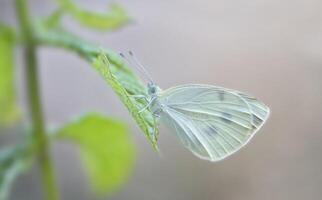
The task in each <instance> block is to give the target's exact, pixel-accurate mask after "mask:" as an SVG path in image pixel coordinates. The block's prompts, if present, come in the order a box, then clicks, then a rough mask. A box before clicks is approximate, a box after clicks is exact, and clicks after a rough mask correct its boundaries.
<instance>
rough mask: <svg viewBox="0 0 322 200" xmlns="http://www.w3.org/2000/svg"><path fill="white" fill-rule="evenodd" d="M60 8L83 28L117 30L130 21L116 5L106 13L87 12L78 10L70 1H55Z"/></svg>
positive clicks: (124, 12)
mask: <svg viewBox="0 0 322 200" xmlns="http://www.w3.org/2000/svg"><path fill="white" fill-rule="evenodd" d="M57 2H58V3H59V4H60V6H61V8H62V9H64V11H66V12H67V13H69V14H71V15H72V16H73V17H74V19H76V20H77V21H79V23H81V24H82V25H84V26H87V27H90V28H94V29H97V30H102V31H107V30H114V29H116V28H119V27H121V26H123V25H125V24H127V23H128V22H129V21H130V18H129V16H128V15H127V13H126V11H125V10H124V9H123V8H122V7H121V6H120V5H118V4H111V5H110V6H109V7H110V9H109V11H108V12H107V13H104V14H103V13H95V12H89V11H86V10H83V9H81V8H79V7H78V6H77V5H75V4H74V3H73V2H72V0H57Z"/></svg>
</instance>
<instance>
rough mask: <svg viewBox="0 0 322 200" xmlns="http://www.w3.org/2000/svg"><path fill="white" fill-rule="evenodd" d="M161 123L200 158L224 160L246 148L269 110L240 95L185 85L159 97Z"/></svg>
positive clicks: (217, 88)
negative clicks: (167, 126)
mask: <svg viewBox="0 0 322 200" xmlns="http://www.w3.org/2000/svg"><path fill="white" fill-rule="evenodd" d="M160 103H161V104H162V105H163V111H164V112H163V113H162V115H161V119H162V120H164V121H165V122H166V124H168V125H169V127H170V128H171V129H173V130H174V131H175V133H176V135H177V136H178V137H179V139H180V141H181V142H182V143H183V144H184V146H186V147H187V148H188V149H189V150H191V151H192V152H193V153H194V154H196V155H197V156H199V157H201V158H204V159H208V160H211V161H217V160H221V159H223V158H225V157H227V156H228V155H231V154H232V153H234V152H235V151H237V150H238V149H240V148H241V147H242V146H244V145H245V144H246V143H247V142H248V141H249V139H250V138H251V137H252V136H253V135H254V134H255V132H256V131H257V130H258V129H259V128H260V127H261V125H262V124H263V123H264V121H265V120H266V119H267V117H268V114H269V109H268V107H267V106H265V105H264V104H263V103H261V102H259V101H257V100H256V99H254V98H252V97H250V96H248V95H245V94H242V93H240V92H238V91H234V90H230V89H225V88H221V87H215V86H209V85H194V84H190V85H183V86H178V87H174V88H170V89H168V90H166V91H164V92H162V93H161V94H160Z"/></svg>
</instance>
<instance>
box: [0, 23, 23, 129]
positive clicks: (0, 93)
mask: <svg viewBox="0 0 322 200" xmlns="http://www.w3.org/2000/svg"><path fill="white" fill-rule="evenodd" d="M14 45H15V34H14V31H13V30H12V29H11V28H10V27H7V26H5V25H2V24H0V52H1V53H0V127H6V126H9V125H11V124H12V123H14V122H15V121H16V120H17V119H18V117H19V109H18V106H17V103H16V93H15V92H16V91H15V84H14V64H13V61H14Z"/></svg>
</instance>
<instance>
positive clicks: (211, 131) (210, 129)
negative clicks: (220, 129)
mask: <svg viewBox="0 0 322 200" xmlns="http://www.w3.org/2000/svg"><path fill="white" fill-rule="evenodd" d="M206 133H207V135H209V136H214V135H216V134H217V129H216V127H214V126H212V125H209V126H208V127H207V130H206Z"/></svg>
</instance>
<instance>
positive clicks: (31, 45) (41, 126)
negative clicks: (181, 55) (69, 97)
mask: <svg viewBox="0 0 322 200" xmlns="http://www.w3.org/2000/svg"><path fill="white" fill-rule="evenodd" d="M15 6H16V12H17V17H18V20H19V23H20V27H21V35H22V36H23V37H24V38H23V39H24V48H25V49H24V59H25V62H26V70H25V71H26V72H25V73H26V81H27V83H26V84H27V91H28V103H29V109H30V112H31V120H32V134H33V137H34V139H35V141H36V148H37V153H38V160H39V164H40V169H41V177H42V181H43V184H44V187H45V191H46V199H48V200H58V199H59V193H58V189H57V186H56V180H55V173H54V169H53V165H52V160H51V157H50V153H49V152H50V143H49V139H48V138H47V136H46V130H45V122H44V117H43V111H42V106H41V98H40V92H39V83H38V70H37V59H36V47H37V46H36V42H35V37H34V33H33V27H32V24H31V20H30V16H29V13H28V8H27V0H16V1H15Z"/></svg>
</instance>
